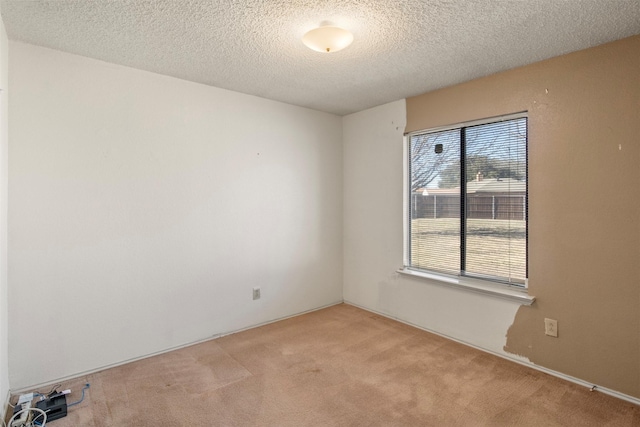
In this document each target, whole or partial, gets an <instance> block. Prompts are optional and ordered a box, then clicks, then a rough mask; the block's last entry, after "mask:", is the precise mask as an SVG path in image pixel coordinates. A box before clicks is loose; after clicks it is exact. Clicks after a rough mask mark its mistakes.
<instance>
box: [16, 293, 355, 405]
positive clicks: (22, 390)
mask: <svg viewBox="0 0 640 427" xmlns="http://www.w3.org/2000/svg"><path fill="white" fill-rule="evenodd" d="M342 303H343V301H342V300H340V301H337V302H333V303H331V304H327V305H323V306H322V307H317V308H313V309H311V310H306V311H301V312H299V313H295V314H291V315H288V316H283V317H279V318H277V319H273V320H269V321H266V322H262V323H258V324H255V325H251V326H247V327H246V328H241V329H236V330H233V331H227V332H222V333H219V334H216V335H213V336H210V337H208V338H204V339H201V340H197V341H192V342H189V343H186V344H182V345H178V346H175V347H171V348H167V349H165V350H160V351H156V352H154V353H149V354H145V355H143V356H139V357H133V358H131V359H127V360H123V361H120V362H116V363H112V364H109V365H104V366H100V367H98V368H95V369H89V370H87V371H83V372H78V373H74V374H71V375H66V376H64V377H60V378H56V379H53V380H51V381H47V382H44V383H38V384H32V385H30V386H27V387H20V388H18V389H15V390H9V396H8V397H7V402H8V401H9V400H8V399H9V398H10V396H11V394H22V393H25V392H27V393H28V392H30V391H33V390H37V389H40V388H45V387H50V386H51V385H53V384H58V383H64V382H65V381H69V380H73V379H76V378H79V377H82V376H85V375H90V374H95V373H96V372H100V371H104V370H107V369H111V368H115V367H118V366H122V365H126V364H127V363H131V362H136V361H138V360H142V359H147V358H149V357H153V356H158V355H160V354H164V353H168V352H170V351H174V350H180V349H181V348H186V347H191V346H193V345H197V344H201V343H203V342H207V341H211V340H215V339H217V338H221V337H224V336H227V335H231V334H237V333H238V332H242V331H246V330H249V329H254V328H259V327H260V326H265V325H268V324H271V323H275V322H279V321H281V320H285V319H290V318H292V317H297V316H301V315H303V314H307V313H312V312H314V311H318V310H322V309H324V308H328V307H332V306H334V305H338V304H342Z"/></svg>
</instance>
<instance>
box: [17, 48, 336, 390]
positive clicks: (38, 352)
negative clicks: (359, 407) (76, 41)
mask: <svg viewBox="0 0 640 427" xmlns="http://www.w3.org/2000/svg"><path fill="white" fill-rule="evenodd" d="M9 47H10V52H11V62H10V66H9V71H10V75H9V78H10V85H11V96H10V98H9V105H10V107H9V108H10V110H11V115H10V118H9V120H10V127H9V149H10V154H11V162H10V164H9V225H10V229H9V300H10V305H9V322H10V331H9V348H10V354H9V368H10V380H11V387H12V389H14V388H16V389H17V388H21V387H26V386H29V385H33V384H37V383H42V382H46V381H51V380H53V379H56V378H59V377H63V376H67V375H72V374H76V373H79V372H82V371H86V370H92V369H96V368H99V367H101V366H106V365H109V364H113V363H118V362H120V361H124V360H127V359H130V358H135V357H138V356H142V355H145V354H150V353H153V352H156V351H162V350H165V349H168V348H171V347H174V346H178V345H182V344H185V343H189V342H193V341H196V340H201V339H204V338H207V337H210V336H213V335H216V334H219V333H224V332H228V331H234V330H237V329H239V328H244V327H248V326H251V325H255V324H258V323H261V322H265V321H269V320H272V319H276V318H279V317H283V316H287V315H292V314H295V313H298V312H302V311H305V310H309V309H314V308H318V307H321V306H324V305H327V304H331V303H335V302H339V301H341V300H342V191H341V189H342V145H341V138H342V121H341V118H340V117H337V116H333V115H330V114H325V113H320V112H317V111H312V110H308V109H303V108H299V107H294V106H290V105H286V104H282V103H277V102H273V101H269V100H265V99H261V98H257V97H251V96H247V95H242V94H238V93H234V92H230V91H225V90H221V89H217V88H213V87H208V86H204V85H199V84H195V83H190V82H186V81H182V80H178V79H175V78H171V77H166V76H160V75H156V74H152V73H148V72H144V71H139V70H135V69H131V68H126V67H121V66H117V65H113V64H108V63H104V62H100V61H96V60H92V59H88V58H84V57H80V56H75V55H70V54H66V53H62V52H58V51H54V50H49V49H44V48H40V47H36V46H32V45H28V44H23V43H19V42H10V44H9ZM254 286H260V287H261V288H262V299H261V300H259V301H252V299H251V294H252V292H251V289H252V287H254ZM35 332H37V334H36V333H35Z"/></svg>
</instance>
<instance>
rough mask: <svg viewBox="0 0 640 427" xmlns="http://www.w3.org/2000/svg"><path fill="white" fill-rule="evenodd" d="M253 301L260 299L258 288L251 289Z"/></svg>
mask: <svg viewBox="0 0 640 427" xmlns="http://www.w3.org/2000/svg"><path fill="white" fill-rule="evenodd" d="M253 299H254V300H256V299H260V288H258V287H256V288H253Z"/></svg>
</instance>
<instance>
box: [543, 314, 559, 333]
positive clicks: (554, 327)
mask: <svg viewBox="0 0 640 427" xmlns="http://www.w3.org/2000/svg"><path fill="white" fill-rule="evenodd" d="M544 333H545V335H549V336H550V337H556V338H557V337H558V321H557V320H555V319H547V318H545V319H544Z"/></svg>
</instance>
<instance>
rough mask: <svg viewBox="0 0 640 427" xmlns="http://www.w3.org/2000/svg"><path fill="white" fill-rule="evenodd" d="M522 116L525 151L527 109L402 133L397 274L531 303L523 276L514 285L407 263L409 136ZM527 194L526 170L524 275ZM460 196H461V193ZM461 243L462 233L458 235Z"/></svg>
mask: <svg viewBox="0 0 640 427" xmlns="http://www.w3.org/2000/svg"><path fill="white" fill-rule="evenodd" d="M520 118H526V119H527V148H526V149H527V152H528V145H529V115H528V112H527V111H522V112H518V113H513V114H506V115H501V116H494V117H488V118H484V119H478V120H472V121H466V122H461V123H455V124H451V125H445V126H438V127H433V128H428V129H421V130H417V131H413V132H408V133H406V134H405V135H404V141H403V209H402V212H403V267H402V268H401V269H399V270H398V272H399V273H403V274H407V275H410V276H413V277H417V278H422V279H429V280H432V281H435V282H437V283H439V284H443V285H447V286H456V287H459V288H463V289H467V290H470V291H474V292H480V293H483V294H490V295H493V296H498V297H501V298H506V299H509V300H512V301H517V302H519V303H521V304H524V305H531V304H532V303H533V302H534V301H535V297H533V296H529V295H528V277H527V278H525V280H524V284H523V285H517V284H515V283H504V282H503V281H500V280H497V279H494V278H492V277H490V276H488V277H486V278H485V277H480V276H477V275H464V274H458V275H452V274H446V273H443V272H439V271H433V270H425V269H417V268H412V267H411V266H410V254H411V218H410V214H411V207H410V203H411V180H412V176H411V138H412V136H415V135H422V134H425V133H434V132H442V131H448V130H454V129H462V128H466V127H471V126H478V125H485V124H490V123H498V122H504V121H508V120H514V119H520ZM527 170H528V155H527ZM528 193H529V176H528V172H527V182H526V194H527V197H526V200H527V201H526V203H527V206H526V208H527V209H526V221H527V228H526V239H527V240H526V245H527V250H526V257H527V259H526V262H527V268H526V271H527V274H526V275H527V276H528V261H529V260H528V258H529V255H528V246H529V235H528V226H529V215H528V206H529V200H528V198H529V197H528ZM460 198H461V199H463V198H464V196H463V195H462V194H461V195H460ZM460 239H461V242H462V240H463V239H464V236H463V235H461V236H460Z"/></svg>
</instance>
